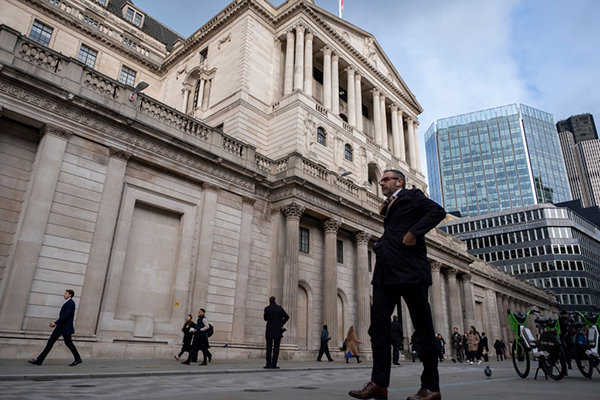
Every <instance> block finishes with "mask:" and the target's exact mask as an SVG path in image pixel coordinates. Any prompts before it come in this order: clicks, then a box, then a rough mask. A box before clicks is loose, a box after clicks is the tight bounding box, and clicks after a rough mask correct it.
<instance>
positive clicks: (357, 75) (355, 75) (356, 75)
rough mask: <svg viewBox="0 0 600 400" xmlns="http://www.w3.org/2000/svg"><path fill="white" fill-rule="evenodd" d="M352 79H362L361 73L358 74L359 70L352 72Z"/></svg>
mask: <svg viewBox="0 0 600 400" xmlns="http://www.w3.org/2000/svg"><path fill="white" fill-rule="evenodd" d="M354 79H355V80H356V81H357V82H358V81H360V80H361V79H362V75H361V74H360V72H359V71H358V70H356V72H355V73H354Z"/></svg>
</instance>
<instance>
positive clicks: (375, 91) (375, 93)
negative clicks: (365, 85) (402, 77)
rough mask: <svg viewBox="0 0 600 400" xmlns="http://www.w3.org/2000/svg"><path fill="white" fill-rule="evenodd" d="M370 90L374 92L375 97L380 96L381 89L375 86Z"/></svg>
mask: <svg viewBox="0 0 600 400" xmlns="http://www.w3.org/2000/svg"><path fill="white" fill-rule="evenodd" d="M370 92H371V93H373V97H375V96H377V97H379V93H380V92H379V89H377V88H373V89H371V90H370Z"/></svg>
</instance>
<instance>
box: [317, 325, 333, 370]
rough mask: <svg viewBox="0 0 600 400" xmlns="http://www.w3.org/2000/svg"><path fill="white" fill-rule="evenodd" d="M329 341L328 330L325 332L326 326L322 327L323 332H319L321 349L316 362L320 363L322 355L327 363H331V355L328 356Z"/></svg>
mask: <svg viewBox="0 0 600 400" xmlns="http://www.w3.org/2000/svg"><path fill="white" fill-rule="evenodd" d="M330 340H331V336H329V330H327V325H323V330H322V331H321V347H320V348H319V355H318V356H317V361H321V358H322V357H323V354H325V356H327V359H328V360H329V362H332V361H333V358H331V354H329V341H330Z"/></svg>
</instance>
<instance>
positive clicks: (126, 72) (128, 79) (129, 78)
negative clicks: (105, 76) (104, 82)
mask: <svg viewBox="0 0 600 400" xmlns="http://www.w3.org/2000/svg"><path fill="white" fill-rule="evenodd" d="M135 74H136V72H135V71H133V70H131V69H129V68H127V67H126V66H123V67H122V68H121V76H119V82H121V83H123V84H125V85H127V86H134V84H135Z"/></svg>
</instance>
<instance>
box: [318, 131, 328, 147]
mask: <svg viewBox="0 0 600 400" xmlns="http://www.w3.org/2000/svg"><path fill="white" fill-rule="evenodd" d="M326 135H327V134H326V133H325V129H323V128H321V127H318V128H317V143H319V144H320V145H322V146H327V136H326Z"/></svg>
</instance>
